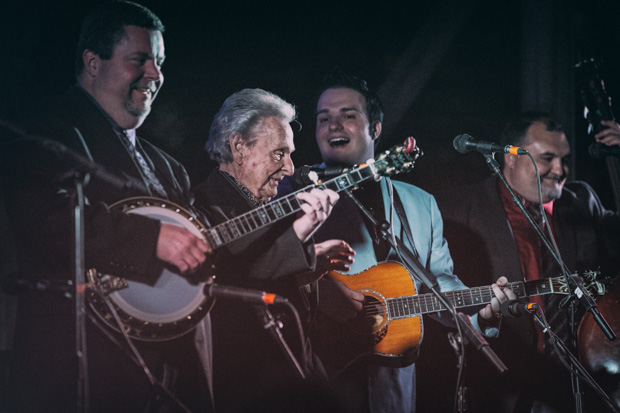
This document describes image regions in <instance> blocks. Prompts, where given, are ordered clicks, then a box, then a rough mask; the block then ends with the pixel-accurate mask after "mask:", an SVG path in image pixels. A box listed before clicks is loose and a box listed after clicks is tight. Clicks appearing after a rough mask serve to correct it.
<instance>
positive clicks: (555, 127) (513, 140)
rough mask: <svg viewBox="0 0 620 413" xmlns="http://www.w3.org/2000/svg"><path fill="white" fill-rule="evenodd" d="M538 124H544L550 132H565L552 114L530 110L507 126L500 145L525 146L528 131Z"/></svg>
mask: <svg viewBox="0 0 620 413" xmlns="http://www.w3.org/2000/svg"><path fill="white" fill-rule="evenodd" d="M536 122H542V123H544V124H545V127H546V128H547V131H549V132H562V133H563V132H564V129H563V128H562V125H560V124H559V123H558V122H557V121H556V120H555V119H554V117H553V116H552V115H551V114H550V113H548V112H542V111H534V110H530V111H525V112H521V113H519V114H518V115H517V116H515V117H514V118H512V119H511V120H510V121H509V122H508V123H507V124H506V126H505V127H504V132H503V133H502V138H501V142H500V143H501V144H502V145H514V146H523V145H524V144H526V142H525V138H526V136H527V130H528V129H529V128H530V126H532V125H533V124H534V123H536Z"/></svg>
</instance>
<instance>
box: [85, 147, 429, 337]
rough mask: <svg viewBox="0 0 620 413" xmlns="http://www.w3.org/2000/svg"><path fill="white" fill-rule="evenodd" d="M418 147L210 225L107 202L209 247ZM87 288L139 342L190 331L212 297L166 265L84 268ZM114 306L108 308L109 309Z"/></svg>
mask: <svg viewBox="0 0 620 413" xmlns="http://www.w3.org/2000/svg"><path fill="white" fill-rule="evenodd" d="M419 156H421V151H420V149H419V148H418V147H417V146H416V144H415V140H414V139H413V138H407V140H406V141H405V143H404V145H398V146H394V147H392V148H391V149H389V150H387V151H385V152H383V153H382V154H380V155H379V156H378V157H377V158H376V159H375V160H374V161H373V160H371V161H370V162H368V163H367V164H365V165H361V166H359V167H353V168H351V169H344V170H343V173H342V174H341V175H339V176H337V177H335V178H333V179H330V180H328V181H325V182H321V181H317V182H316V184H315V185H310V186H308V187H305V188H303V189H301V190H299V191H297V192H294V193H291V194H289V195H287V196H286V197H283V198H279V199H277V200H275V201H273V202H271V203H269V204H266V205H263V206H261V207H258V208H256V209H253V210H252V211H249V212H247V213H244V214H242V215H239V216H237V217H235V218H233V219H230V220H228V221H226V222H223V223H221V224H218V225H215V226H213V227H207V226H206V225H204V224H203V223H202V222H201V221H200V220H199V219H198V218H197V217H196V216H195V215H194V214H193V213H192V212H190V211H189V210H188V209H186V208H183V207H182V206H180V205H177V204H175V203H173V202H169V201H166V200H163V199H159V198H154V197H134V198H129V199H125V200H122V201H119V202H117V203H115V204H113V205H111V206H110V209H111V210H113V211H121V212H123V213H126V214H138V215H143V216H147V217H149V218H154V219H157V220H159V221H161V222H164V223H169V224H174V225H178V226H180V227H183V228H186V229H187V230H188V231H190V232H191V233H193V234H194V235H195V236H197V237H201V238H203V239H204V240H205V241H206V242H208V243H209V245H210V246H211V248H212V249H213V250H216V249H217V248H220V247H222V246H224V245H226V244H228V243H231V242H233V241H235V240H237V239H239V238H241V237H243V236H245V235H247V234H250V233H252V232H254V231H256V230H258V229H260V228H263V227H265V226H267V225H269V224H272V223H274V222H276V221H279V220H280V219H283V218H286V217H288V216H291V215H293V214H295V213H297V212H298V211H299V210H300V209H301V201H299V200H298V199H297V194H298V193H299V192H304V191H308V190H310V189H312V188H319V189H325V188H327V189H331V190H333V191H336V192H339V191H343V190H345V189H349V188H351V189H355V188H356V187H357V185H358V184H359V183H361V182H363V181H366V180H369V179H379V177H380V176H391V175H394V174H397V173H401V172H406V171H410V170H412V169H413V166H414V163H415V161H416V160H417V158H418V157H419ZM87 279H88V283H89V287H90V288H88V289H87V302H88V305H89V307H90V309H91V310H93V311H94V313H95V314H96V315H97V316H98V317H99V319H101V320H102V321H103V322H104V323H105V324H106V325H107V326H109V327H111V328H112V329H114V330H116V331H120V330H119V323H117V321H116V319H115V317H114V315H115V314H114V313H116V314H117V315H118V317H119V318H120V321H121V322H122V325H123V329H124V331H125V332H126V333H127V335H129V336H130V337H132V338H134V339H136V340H142V341H166V340H171V339H173V338H176V337H179V336H182V335H184V334H186V333H188V332H189V331H191V330H192V329H193V328H194V327H195V326H196V325H197V324H198V323H199V322H200V321H201V320H202V319H203V317H204V316H205V315H206V314H207V313H208V312H209V310H210V309H211V308H212V306H213V304H214V299H212V298H211V297H209V296H207V295H206V294H205V292H204V287H205V286H206V285H208V284H209V283H211V282H212V278H210V279H209V280H207V281H204V282H198V281H193V280H190V279H188V278H187V277H184V276H183V275H181V274H180V273H178V272H175V269H174V268H170V267H165V268H164V269H163V270H162V271H161V272H160V274H159V275H158V276H157V277H155V278H154V280H155V282H154V284H145V283H141V282H137V281H131V280H128V279H124V278H121V277H116V276H114V275H111V274H102V273H100V272H98V271H97V270H96V269H90V270H89V271H88V272H87ZM110 306H112V307H113V310H111V309H110Z"/></svg>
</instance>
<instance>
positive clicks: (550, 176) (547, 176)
mask: <svg viewBox="0 0 620 413" xmlns="http://www.w3.org/2000/svg"><path fill="white" fill-rule="evenodd" d="M567 177H568V175H567V174H562V175H557V174H554V173H551V172H548V173H546V174H544V175H541V176H540V179H555V180H556V181H558V182H562V181H563V180H565V179H566V178H567Z"/></svg>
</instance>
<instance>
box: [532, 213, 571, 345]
mask: <svg viewBox="0 0 620 413" xmlns="http://www.w3.org/2000/svg"><path fill="white" fill-rule="evenodd" d="M528 210H529V212H530V214H531V215H532V218H533V219H534V221H535V222H536V224H537V225H538V227H539V228H540V229H541V231H542V232H543V233H544V234H546V233H547V231H546V228H545V225H544V222H543V219H542V215H541V213H540V209H539V206H538V205H531V206H530V208H529V209H528ZM539 248H540V274H541V276H542V277H543V278H549V277H557V276H558V275H560V274H561V273H562V272H561V269H560V266H559V265H558V263H557V262H556V260H555V258H554V257H553V254H552V253H551V251H549V250H548V249H547V247H546V246H545V245H544V244H543V242H542V241H541V240H539ZM563 299H564V295H560V294H550V295H546V296H545V299H544V301H545V316H546V318H547V321H548V323H549V326H551V330H553V331H554V332H555V333H556V334H557V335H558V337H560V339H561V340H562V341H564V342H565V343H566V344H567V345H570V343H569V342H568V339H569V334H568V311H567V309H566V308H560V302H561V301H562V300H563ZM544 348H545V354H551V352H552V350H553V345H552V344H551V342H550V341H549V339H548V336H547V335H546V336H545V346H544Z"/></svg>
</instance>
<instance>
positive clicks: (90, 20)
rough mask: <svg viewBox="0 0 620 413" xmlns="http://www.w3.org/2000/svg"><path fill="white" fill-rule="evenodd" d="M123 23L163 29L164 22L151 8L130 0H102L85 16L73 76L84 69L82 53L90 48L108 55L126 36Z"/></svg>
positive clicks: (151, 28)
mask: <svg viewBox="0 0 620 413" xmlns="http://www.w3.org/2000/svg"><path fill="white" fill-rule="evenodd" d="M125 26H138V27H142V28H144V29H149V30H158V31H160V32H162V33H163V31H164V25H163V23H162V22H161V20H159V17H157V16H156V15H155V14H154V13H153V12H152V11H150V10H149V9H147V8H146V7H144V6H141V5H140V4H137V3H133V2H130V1H113V2H109V3H104V4H101V5H99V6H98V7H96V8H94V9H93V10H91V12H90V13H88V15H87V16H86V17H85V18H84V21H83V22H82V28H81V29H80V37H79V40H78V45H77V49H76V53H75V76H76V77H79V76H80V74H81V73H82V70H83V69H84V61H83V60H82V53H83V52H84V50H90V51H92V52H94V53H96V54H97V55H98V56H99V57H100V58H102V59H106V60H108V59H110V58H111V57H112V52H113V51H114V47H115V46H116V45H117V44H118V43H119V42H120V41H121V40H122V39H123V36H125Z"/></svg>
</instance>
